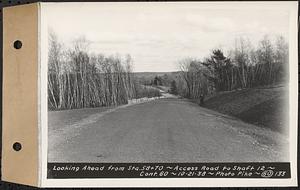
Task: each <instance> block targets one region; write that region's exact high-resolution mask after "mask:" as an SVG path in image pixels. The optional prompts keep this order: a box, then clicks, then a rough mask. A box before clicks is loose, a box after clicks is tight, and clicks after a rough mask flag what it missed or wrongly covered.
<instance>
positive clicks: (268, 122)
mask: <svg viewBox="0 0 300 190" xmlns="http://www.w3.org/2000/svg"><path fill="white" fill-rule="evenodd" d="M287 95H288V89H287V88H286V87H274V86H273V87H264V88H262V87H260V88H252V89H244V90H236V91H232V92H225V93H221V94H218V95H216V96H214V97H211V98H209V99H208V100H206V101H205V105H204V106H205V107H206V108H209V109H212V110H215V111H218V112H221V113H224V114H228V115H232V116H235V117H237V118H240V119H242V120H243V121H245V122H248V123H252V124H255V125H258V126H261V127H265V128H269V129H272V130H275V131H278V132H281V133H287V129H288V119H287V118H288V107H287V106H288V103H287V102H288V96H287Z"/></svg>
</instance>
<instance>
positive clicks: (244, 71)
mask: <svg viewBox="0 0 300 190" xmlns="http://www.w3.org/2000/svg"><path fill="white" fill-rule="evenodd" d="M178 65H179V67H180V75H179V77H175V79H174V82H173V86H175V88H176V90H177V92H176V93H178V94H180V95H181V96H183V97H187V98H191V99H198V98H200V97H204V96H207V95H212V94H215V93H218V92H221V91H232V90H236V89H246V88H253V87H258V86H267V85H273V84H278V83H286V82H288V43H287V42H286V41H285V39H284V37H282V36H277V38H276V40H275V41H274V42H272V41H271V40H270V38H269V37H268V36H265V37H264V38H263V39H262V40H261V41H260V42H259V44H258V46H257V47H254V46H253V45H252V44H251V42H250V41H249V40H246V39H245V38H239V39H237V40H236V43H235V48H233V49H230V50H228V55H225V53H224V51H223V50H221V49H214V50H212V51H211V54H210V55H209V56H208V57H206V58H204V59H199V58H186V59H183V60H180V61H179V62H178ZM173 88H174V87H173Z"/></svg>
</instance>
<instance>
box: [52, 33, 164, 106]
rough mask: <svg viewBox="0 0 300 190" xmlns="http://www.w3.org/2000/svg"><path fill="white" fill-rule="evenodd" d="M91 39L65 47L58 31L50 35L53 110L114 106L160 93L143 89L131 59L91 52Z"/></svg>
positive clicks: (78, 40) (77, 41) (82, 39)
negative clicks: (134, 73) (60, 41)
mask: <svg viewBox="0 0 300 190" xmlns="http://www.w3.org/2000/svg"><path fill="white" fill-rule="evenodd" d="M88 46H89V42H88V41H87V40H86V39H84V38H79V39H77V40H76V41H75V42H74V44H73V47H72V48H71V49H67V50H65V49H64V48H63V46H62V44H61V43H59V42H58V39H57V37H56V36H55V34H50V37H49V53H48V55H49V57H48V107H49V109H50V110H59V109H73V108H87V107H99V106H114V105H120V104H127V103H128V100H130V99H134V98H140V97H153V96H160V93H159V91H158V90H157V89H149V88H144V87H142V86H141V85H140V84H138V83H137V82H136V80H135V78H134V76H133V73H132V59H131V57H130V55H127V56H126V58H125V59H122V58H121V57H119V56H108V57H107V56H104V55H102V54H97V55H90V54H89V53H88Z"/></svg>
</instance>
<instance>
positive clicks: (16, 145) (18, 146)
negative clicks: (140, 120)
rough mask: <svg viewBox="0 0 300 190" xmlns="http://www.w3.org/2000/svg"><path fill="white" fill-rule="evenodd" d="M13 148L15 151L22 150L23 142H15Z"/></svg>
mask: <svg viewBox="0 0 300 190" xmlns="http://www.w3.org/2000/svg"><path fill="white" fill-rule="evenodd" d="M13 149H14V150H15V151H20V150H21V149H22V145H21V143H19V142H15V143H14V144H13Z"/></svg>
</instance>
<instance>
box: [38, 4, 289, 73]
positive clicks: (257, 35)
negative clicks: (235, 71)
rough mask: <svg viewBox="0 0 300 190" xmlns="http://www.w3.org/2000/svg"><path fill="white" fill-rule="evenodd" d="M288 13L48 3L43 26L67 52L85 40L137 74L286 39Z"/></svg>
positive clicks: (245, 7)
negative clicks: (126, 60) (241, 44)
mask: <svg viewBox="0 0 300 190" xmlns="http://www.w3.org/2000/svg"><path fill="white" fill-rule="evenodd" d="M289 7H290V6H288V4H282V3H281V4H280V2H269V3H267V4H266V3H257V2H256V3H255V2H252V3H243V2H232V3H229V2H225V3H220V2H219V3H204V2H202V3H199V2H198V3H197V2H190V3H153V2H152V3H149V2H148V3H147V2H146V3H46V4H45V6H44V5H43V7H42V8H43V11H44V12H45V18H43V19H45V20H44V21H46V22H47V26H48V29H51V30H52V31H54V32H55V33H56V35H57V36H58V39H59V40H60V41H61V42H63V43H64V44H65V45H66V46H70V45H71V44H72V41H73V40H74V39H76V38H78V37H82V36H84V37H85V38H86V39H87V40H89V41H90V46H89V51H90V52H91V53H103V54H105V55H115V54H118V55H120V56H125V55H126V54H130V55H131V57H132V58H133V68H134V71H135V72H169V71H176V70H178V66H177V64H176V63H177V62H178V61H179V60H181V59H184V58H187V57H192V58H200V59H201V58H204V57H206V56H208V55H209V53H210V52H211V50H212V49H214V48H221V49H223V50H224V51H225V52H226V50H228V49H230V48H233V47H234V42H235V39H237V38H239V37H245V38H247V39H249V40H250V42H251V43H252V44H253V45H256V44H257V43H258V41H259V40H261V39H262V38H263V37H264V36H265V35H266V34H268V35H269V36H270V37H271V38H272V37H274V36H276V35H283V36H284V37H286V38H287V39H288V31H289Z"/></svg>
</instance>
